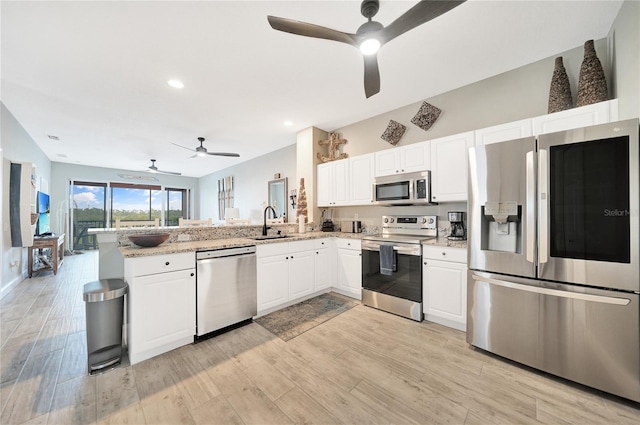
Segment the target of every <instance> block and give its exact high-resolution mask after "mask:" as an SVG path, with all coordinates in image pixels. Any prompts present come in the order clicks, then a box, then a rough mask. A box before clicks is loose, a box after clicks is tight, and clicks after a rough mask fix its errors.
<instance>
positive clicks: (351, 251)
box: [336, 238, 362, 299]
mask: <svg viewBox="0 0 640 425" xmlns="http://www.w3.org/2000/svg"><path fill="white" fill-rule="evenodd" d="M361 246H362V244H361V241H360V240H359V239H346V238H336V247H337V252H338V255H337V261H338V264H337V273H338V276H337V282H338V286H337V290H338V292H341V293H343V294H345V295H348V296H350V297H353V298H357V299H362V252H361Z"/></svg>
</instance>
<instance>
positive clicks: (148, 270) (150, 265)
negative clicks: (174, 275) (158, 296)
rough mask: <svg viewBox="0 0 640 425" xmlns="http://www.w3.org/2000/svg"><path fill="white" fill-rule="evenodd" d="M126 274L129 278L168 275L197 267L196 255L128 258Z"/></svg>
mask: <svg viewBox="0 0 640 425" xmlns="http://www.w3.org/2000/svg"><path fill="white" fill-rule="evenodd" d="M125 264H126V268H127V272H126V274H127V275H129V276H146V275H149V274H156V273H167V272H173V271H177V270H185V269H193V268H195V267H196V254H195V253H194V252H185V253H181V254H168V255H150V256H148V257H138V258H127V260H126V263H125Z"/></svg>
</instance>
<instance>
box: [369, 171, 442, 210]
mask: <svg viewBox="0 0 640 425" xmlns="http://www.w3.org/2000/svg"><path fill="white" fill-rule="evenodd" d="M373 202H374V203H375V204H376V205H389V206H393V205H397V206H401V205H432V204H433V202H431V173H430V172H429V171H422V172H419V173H406V174H394V175H391V176H384V177H376V178H375V179H374V181H373Z"/></svg>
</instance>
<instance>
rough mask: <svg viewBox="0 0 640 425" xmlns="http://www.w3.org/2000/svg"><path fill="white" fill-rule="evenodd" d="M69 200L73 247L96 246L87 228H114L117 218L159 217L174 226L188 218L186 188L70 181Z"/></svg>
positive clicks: (147, 218) (151, 218) (91, 247)
mask: <svg viewBox="0 0 640 425" xmlns="http://www.w3.org/2000/svg"><path fill="white" fill-rule="evenodd" d="M71 199H72V211H71V215H72V220H73V229H71V232H72V234H73V249H76V250H86V249H97V241H96V237H95V235H90V234H89V233H88V229H95V228H98V229H100V228H106V227H115V221H116V218H119V219H120V220H122V221H135V220H153V219H155V218H158V219H160V223H162V224H163V225H165V226H177V225H178V218H180V217H183V218H188V216H187V213H188V200H189V191H188V190H187V189H178V188H165V189H164V190H162V187H161V186H159V185H140V184H127V183H109V184H107V183H95V182H80V181H73V182H71ZM163 211H164V223H163V221H162V218H163ZM108 221H109V223H110V225H109V226H107V222H108Z"/></svg>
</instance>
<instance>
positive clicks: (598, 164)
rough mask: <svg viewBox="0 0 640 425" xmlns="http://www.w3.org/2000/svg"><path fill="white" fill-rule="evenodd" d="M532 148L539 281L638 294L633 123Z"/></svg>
mask: <svg viewBox="0 0 640 425" xmlns="http://www.w3.org/2000/svg"><path fill="white" fill-rule="evenodd" d="M538 143H539V161H538V167H539V170H538V171H539V176H540V182H539V193H538V208H539V226H538V232H539V251H538V254H539V255H538V258H539V265H538V277H539V278H541V279H545V280H553V281H560V282H568V283H577V284H584V285H590V286H597V287H603V288H611V289H621V290H626V291H634V292H635V291H638V290H640V284H639V283H638V282H639V276H638V270H639V269H640V262H639V261H640V260H639V257H640V251H639V242H638V234H640V226H639V215H638V210H640V199H639V196H638V193H639V192H640V187H639V182H640V174H639V170H638V158H639V155H640V154H639V152H638V120H637V119H633V120H628V121H620V122H616V123H610V124H603V125H598V126H593V127H587V128H583V129H579V130H570V131H566V132H562V133H553V134H548V135H542V136H540V137H539V141H538Z"/></svg>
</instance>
